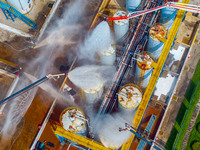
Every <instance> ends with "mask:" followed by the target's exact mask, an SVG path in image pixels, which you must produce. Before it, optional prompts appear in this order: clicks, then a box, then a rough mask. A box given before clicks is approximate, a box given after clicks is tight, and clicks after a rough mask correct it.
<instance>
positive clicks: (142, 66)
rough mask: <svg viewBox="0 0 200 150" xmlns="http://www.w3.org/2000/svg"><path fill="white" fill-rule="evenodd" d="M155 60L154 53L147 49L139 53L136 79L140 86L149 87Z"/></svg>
mask: <svg viewBox="0 0 200 150" xmlns="http://www.w3.org/2000/svg"><path fill="white" fill-rule="evenodd" d="M152 62H154V58H153V55H152V54H151V53H149V52H147V51H143V52H141V53H139V55H138V57H137V65H136V81H137V84H138V85H139V86H140V87H144V88H145V87H147V85H148V83H149V80H150V78H151V74H152V72H153V68H152V67H151V63H152Z"/></svg>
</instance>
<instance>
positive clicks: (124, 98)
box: [118, 84, 142, 111]
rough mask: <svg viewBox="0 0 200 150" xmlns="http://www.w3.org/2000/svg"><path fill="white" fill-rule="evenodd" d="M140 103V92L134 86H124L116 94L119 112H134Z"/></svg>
mask: <svg viewBox="0 0 200 150" xmlns="http://www.w3.org/2000/svg"><path fill="white" fill-rule="evenodd" d="M141 101H142V91H141V89H140V88H139V87H138V86H137V85H135V84H126V85H124V86H122V87H121V89H120V90H119V92H118V104H119V108H120V109H121V110H123V111H124V110H125V111H127V110H134V109H135V108H137V107H138V105H139V104H140V102H141Z"/></svg>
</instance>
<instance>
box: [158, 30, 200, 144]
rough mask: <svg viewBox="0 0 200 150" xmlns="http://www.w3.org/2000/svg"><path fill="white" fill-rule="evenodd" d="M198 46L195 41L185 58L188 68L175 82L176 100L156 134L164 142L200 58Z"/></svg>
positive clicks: (171, 104)
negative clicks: (188, 56)
mask: <svg viewBox="0 0 200 150" xmlns="http://www.w3.org/2000/svg"><path fill="white" fill-rule="evenodd" d="M199 36H200V35H199V34H198V36H197V39H199ZM199 48H200V45H199V44H198V43H195V44H194V46H193V48H192V50H191V52H190V58H189V59H187V60H186V66H187V67H188V68H189V69H188V70H184V71H183V73H182V74H181V76H180V80H179V81H178V83H177V84H178V86H177V89H175V93H174V95H175V96H177V97H178V98H177V100H172V102H171V103H170V104H169V106H168V110H167V112H166V116H165V119H164V121H163V124H162V126H161V128H160V132H159V134H158V138H159V139H161V140H162V141H163V142H164V143H166V142H167V139H168V137H169V136H170V133H171V130H172V128H173V126H174V122H175V119H176V116H177V114H178V112H179V109H178V108H180V106H181V103H182V101H183V99H184V95H185V92H186V90H187V87H188V85H189V83H190V80H191V79H192V76H193V73H194V71H195V68H196V65H197V63H198V61H199V59H200V52H199ZM172 96H173V95H172Z"/></svg>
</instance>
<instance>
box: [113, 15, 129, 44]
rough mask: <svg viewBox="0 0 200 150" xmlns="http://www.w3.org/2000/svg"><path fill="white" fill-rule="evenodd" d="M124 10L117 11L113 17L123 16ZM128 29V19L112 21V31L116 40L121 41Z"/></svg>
mask: <svg viewBox="0 0 200 150" xmlns="http://www.w3.org/2000/svg"><path fill="white" fill-rule="evenodd" d="M125 15H126V12H125V11H117V12H116V13H115V14H114V16H113V17H119V16H125ZM128 30H129V20H128V19H124V20H115V21H114V33H115V39H116V41H123V40H124V39H125V35H126V34H127V32H128Z"/></svg>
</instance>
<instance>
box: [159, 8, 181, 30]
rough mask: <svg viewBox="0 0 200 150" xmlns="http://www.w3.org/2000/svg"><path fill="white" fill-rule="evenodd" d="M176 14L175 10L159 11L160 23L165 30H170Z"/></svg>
mask: <svg viewBox="0 0 200 150" xmlns="http://www.w3.org/2000/svg"><path fill="white" fill-rule="evenodd" d="M176 12H177V10H176V9H174V8H163V9H161V15H160V23H162V24H163V26H164V27H165V28H166V29H167V30H169V29H171V27H172V25H173V23H174V19H175V17H176Z"/></svg>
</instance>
